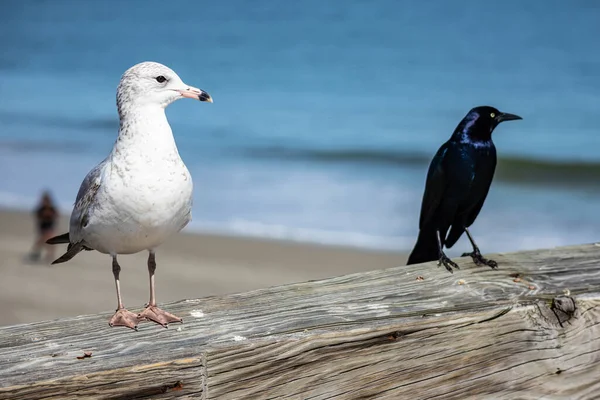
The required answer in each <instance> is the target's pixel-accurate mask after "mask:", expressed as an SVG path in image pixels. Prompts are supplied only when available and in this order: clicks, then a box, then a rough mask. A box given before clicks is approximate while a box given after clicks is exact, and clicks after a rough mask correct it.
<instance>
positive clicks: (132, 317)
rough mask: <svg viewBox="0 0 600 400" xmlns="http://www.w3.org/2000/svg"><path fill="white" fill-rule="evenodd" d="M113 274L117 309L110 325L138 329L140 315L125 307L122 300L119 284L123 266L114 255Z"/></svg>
mask: <svg viewBox="0 0 600 400" xmlns="http://www.w3.org/2000/svg"><path fill="white" fill-rule="evenodd" d="M112 269H113V275H114V276H115V286H116V287H117V303H118V305H117V311H116V312H115V315H113V316H112V318H111V319H110V321H109V322H108V324H109V325H110V326H126V327H127V328H131V329H135V330H136V331H137V324H138V316H137V314H134V313H132V312H131V311H129V310H127V309H126V308H125V307H123V301H122V300H121V286H120V285H119V274H120V273H121V266H120V265H119V262H118V261H117V256H116V255H114V256H113V261H112Z"/></svg>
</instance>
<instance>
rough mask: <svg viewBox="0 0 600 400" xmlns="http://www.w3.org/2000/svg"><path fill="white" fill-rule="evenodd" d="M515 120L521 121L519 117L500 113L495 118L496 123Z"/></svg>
mask: <svg viewBox="0 0 600 400" xmlns="http://www.w3.org/2000/svg"><path fill="white" fill-rule="evenodd" d="M517 119H523V118H521V117H519V116H518V115H515V114H509V113H500V114H498V116H497V117H496V120H497V121H498V123H500V122H504V121H515V120H517Z"/></svg>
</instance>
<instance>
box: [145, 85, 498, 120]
mask: <svg viewBox="0 0 600 400" xmlns="http://www.w3.org/2000/svg"><path fill="white" fill-rule="evenodd" d="M156 79H158V78H156ZM490 117H492V118H495V117H496V113H491V114H490Z"/></svg>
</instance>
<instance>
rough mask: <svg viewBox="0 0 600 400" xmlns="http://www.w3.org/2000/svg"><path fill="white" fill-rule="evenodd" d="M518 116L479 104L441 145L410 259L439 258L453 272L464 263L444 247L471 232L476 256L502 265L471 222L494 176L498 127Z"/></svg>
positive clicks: (431, 168)
mask: <svg viewBox="0 0 600 400" xmlns="http://www.w3.org/2000/svg"><path fill="white" fill-rule="evenodd" d="M515 119H521V117H519V116H517V115H513V114H507V113H502V112H500V111H498V110H497V109H495V108H493V107H488V106H482V107H475V108H473V109H472V110H471V111H469V113H468V114H467V115H466V116H465V117H464V118H463V119H462V121H461V122H460V123H459V124H458V126H457V127H456V129H455V130H454V133H453V134H452V136H451V137H450V139H449V140H448V141H447V142H446V143H444V144H443V145H442V147H440V149H439V150H438V151H437V153H436V154H435V156H434V157H433V160H432V161H431V164H430V165H429V171H428V173H427V181H426V184H425V193H424V195H423V202H422V204H421V216H420V220H419V236H418V238H417V243H416V244H415V247H414V249H413V251H412V252H411V254H410V257H409V259H408V264H417V263H422V262H427V261H433V260H439V262H440V263H441V264H444V266H445V267H446V268H447V269H448V270H449V271H450V272H452V267H455V268H458V265H457V264H456V263H454V262H452V261H451V260H450V259H449V258H448V257H446V255H445V254H444V252H443V248H444V246H445V247H446V248H451V247H452V246H453V245H454V244H455V243H456V241H457V240H458V239H459V238H460V237H461V236H462V234H463V232H467V235H468V236H469V240H470V241H471V244H472V245H473V252H472V253H469V255H471V256H472V257H473V260H474V261H475V262H476V263H478V264H486V265H489V266H491V267H495V266H496V263H495V262H494V261H492V260H486V259H485V258H483V257H482V256H481V253H480V252H479V249H478V248H477V245H476V244H475V241H474V240H473V238H472V236H471V235H470V233H469V231H468V228H469V226H471V225H472V224H473V222H475V219H476V218H477V215H478V214H479V212H480V211H481V208H482V207H483V203H484V201H485V198H486V197H487V194H488V191H489V189H490V185H491V183H492V179H493V177H494V171H495V169H496V148H495V146H494V143H493V142H492V132H493V131H494V128H496V126H498V124H499V123H501V122H503V121H509V120H515ZM438 237H439V239H438Z"/></svg>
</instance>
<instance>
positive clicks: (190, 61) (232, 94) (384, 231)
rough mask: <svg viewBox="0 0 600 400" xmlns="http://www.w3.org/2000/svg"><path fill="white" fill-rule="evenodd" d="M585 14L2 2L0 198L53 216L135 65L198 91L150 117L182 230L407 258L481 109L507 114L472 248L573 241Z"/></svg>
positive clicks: (595, 233) (596, 166) (598, 94)
mask: <svg viewBox="0 0 600 400" xmlns="http://www.w3.org/2000/svg"><path fill="white" fill-rule="evenodd" d="M598 21H600V3H598V2H594V1H591V0H590V1H579V2H571V3H569V2H564V1H558V0H531V1H528V2H522V1H517V0H510V1H505V2H503V3H502V5H498V4H492V3H489V2H481V1H477V0H460V1H455V2H450V1H445V0H434V1H431V0H430V1H427V2H418V1H397V0H379V1H377V2H368V1H360V0H345V1H343V2H334V1H329V2H325V1H320V0H310V1H307V0H301V1H295V2H276V1H273V0H271V1H266V0H258V1H252V2H250V1H241V0H239V1H219V2H199V1H181V2H171V3H169V2H162V1H161V2H159V1H144V2H141V1H140V2H134V1H131V2H119V1H116V0H110V1H102V2H91V1H77V0H72V1H60V0H53V1H27V2H25V1H20V0H13V1H4V2H3V12H2V13H1V14H0V36H1V37H2V38H3V40H2V45H1V46H2V51H1V52H0V72H1V74H2V79H0V206H7V207H18V208H23V209H29V208H31V207H33V205H34V204H35V203H36V201H37V198H38V196H39V194H40V191H41V190H42V189H43V188H49V189H51V190H52V192H53V194H54V196H55V198H56V199H57V201H58V202H59V203H60V205H61V206H62V207H63V208H64V209H65V210H69V209H70V207H71V205H72V203H73V201H74V198H75V195H76V193H77V189H78V187H79V184H80V182H81V180H82V179H83V177H84V176H85V175H86V173H87V172H88V171H89V170H90V169H91V168H92V167H93V166H94V165H95V164H96V163H97V162H99V161H101V160H102V159H103V158H104V157H105V156H106V154H107V153H108V152H109V151H110V149H111V147H112V144H113V142H114V140H115V138H116V133H117V127H118V119H117V114H116V108H115V89H116V86H117V84H118V81H119V78H120V76H121V74H122V73H123V72H124V71H125V69H127V68H128V67H130V66H131V65H133V64H135V63H138V62H140V61H145V60H154V61H159V62H162V63H165V64H167V65H168V66H170V67H172V68H173V69H174V70H175V71H176V72H177V73H178V74H179V75H180V76H181V77H182V79H183V80H184V81H185V82H187V83H189V84H191V85H194V86H197V87H200V88H202V89H204V90H206V91H208V92H209V93H210V94H211V95H212V96H213V98H214V100H215V103H214V104H205V103H197V102H193V101H189V100H187V101H179V102H177V103H175V104H173V105H172V106H170V107H169V108H168V110H167V114H168V117H169V120H170V122H171V125H172V127H173V131H174V133H175V136H176V140H177V143H178V146H179V149H180V153H181V155H182V157H183V158H184V161H185V162H186V164H187V165H188V168H189V169H190V171H191V172H192V175H193V177H194V183H195V200H194V210H193V218H194V219H193V222H192V223H191V224H190V226H189V227H188V228H186V229H190V230H201V231H211V232H219V233H227V234H242V235H255V236H260V237H270V238H286V239H293V240H302V241H311V242H318V243H328V244H342V245H350V246H359V247H364V248H372V249H394V250H409V249H410V248H411V246H412V245H413V243H414V240H415V238H416V233H417V225H418V214H419V208H420V201H421V195H422V191H423V186H424V179H425V174H426V170H427V166H428V163H429V160H430V158H431V157H432V156H433V154H434V153H435V151H436V150H437V149H438V147H439V146H440V145H441V144H442V143H443V142H444V141H445V140H447V138H448V137H449V136H450V134H451V133H452V131H453V129H454V127H455V126H456V125H457V123H458V122H459V121H460V119H461V118H462V117H463V116H464V114H465V113H466V112H467V111H468V110H469V109H470V108H471V107H473V106H476V105H483V104H487V105H493V106H495V107H497V108H499V109H501V110H503V111H507V112H512V113H516V114H519V115H521V116H522V117H523V118H524V119H523V121H517V122H508V123H505V124H503V125H501V126H500V127H499V128H498V129H497V130H496V131H495V132H494V140H495V143H496V147H497V150H498V154H499V165H498V170H497V174H496V179H495V181H494V184H493V185H492V189H491V191H490V194H489V196H488V200H487V202H486V204H485V206H484V208H483V210H482V212H481V214H480V216H479V218H478V220H477V221H476V223H475V224H474V226H473V227H472V232H473V234H474V235H475V238H476V239H477V240H478V242H479V244H480V246H481V247H482V248H483V249H484V251H487V252H489V251H513V250H519V249H532V248H542V247H550V246H555V245H563V244H576V243H586V242H592V241H595V240H598V239H599V238H600V213H598V206H599V204H600V202H599V201H600V186H599V177H600V155H599V154H598V149H599V148H600V120H599V119H598V116H599V115H600V114H599V112H598V110H599V108H598V107H599V104H600V42H598V37H600V23H598ZM468 248H469V245H468V242H467V240H466V239H465V238H462V239H461V240H460V241H459V243H458V244H457V245H456V246H455V248H453V249H452V251H451V252H450V254H452V255H455V254H458V253H461V252H462V251H466V250H468Z"/></svg>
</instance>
